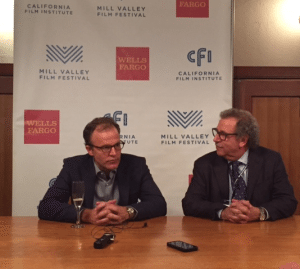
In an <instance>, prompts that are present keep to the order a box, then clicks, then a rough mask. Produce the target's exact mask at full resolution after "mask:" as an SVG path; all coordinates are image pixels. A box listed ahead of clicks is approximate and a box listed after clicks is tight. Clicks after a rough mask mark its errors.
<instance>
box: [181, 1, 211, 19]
mask: <svg viewBox="0 0 300 269" xmlns="http://www.w3.org/2000/svg"><path fill="white" fill-rule="evenodd" d="M176 17H181V18H208V17H209V0H176Z"/></svg>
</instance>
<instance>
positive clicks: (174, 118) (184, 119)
mask: <svg viewBox="0 0 300 269" xmlns="http://www.w3.org/2000/svg"><path fill="white" fill-rule="evenodd" d="M203 123H204V116H203V111H202V110H191V111H179V110H176V111H175V110H172V111H170V110H168V111H167V126H168V127H170V128H175V129H176V131H175V132H172V133H168V134H161V136H160V138H161V145H197V146H199V145H209V134H205V133H203V131H201V130H202V128H203V125H204V124H203ZM182 130H191V132H190V133H186V131H182Z"/></svg>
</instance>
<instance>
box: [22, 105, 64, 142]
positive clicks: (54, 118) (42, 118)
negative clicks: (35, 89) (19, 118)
mask: <svg viewBox="0 0 300 269" xmlns="http://www.w3.org/2000/svg"><path fill="white" fill-rule="evenodd" d="M24 144H59V111H58V110H25V111H24Z"/></svg>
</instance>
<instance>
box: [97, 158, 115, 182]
mask: <svg viewBox="0 0 300 269" xmlns="http://www.w3.org/2000/svg"><path fill="white" fill-rule="evenodd" d="M94 166H95V171H96V175H98V173H99V172H100V174H103V175H105V173H104V172H103V171H101V170H100V169H99V167H98V165H97V164H96V163H95V160H94ZM116 173H117V169H114V170H112V171H110V172H109V175H108V177H109V179H112V178H113V177H114V175H115V174H116ZM104 178H106V175H105V176H104Z"/></svg>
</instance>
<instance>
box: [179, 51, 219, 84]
mask: <svg viewBox="0 0 300 269" xmlns="http://www.w3.org/2000/svg"><path fill="white" fill-rule="evenodd" d="M186 59H187V61H188V62H189V63H190V64H191V65H193V69H191V70H180V71H179V72H178V73H177V76H176V81H204V80H205V81H208V80H211V81H218V80H222V76H221V75H220V72H219V71H218V70H211V68H209V67H210V64H211V63H212V62H213V52H212V51H211V50H210V49H208V48H199V49H197V50H190V51H189V52H188V53H187V54H186ZM195 67H196V68H198V69H199V70H197V69H196V68H195Z"/></svg>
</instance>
